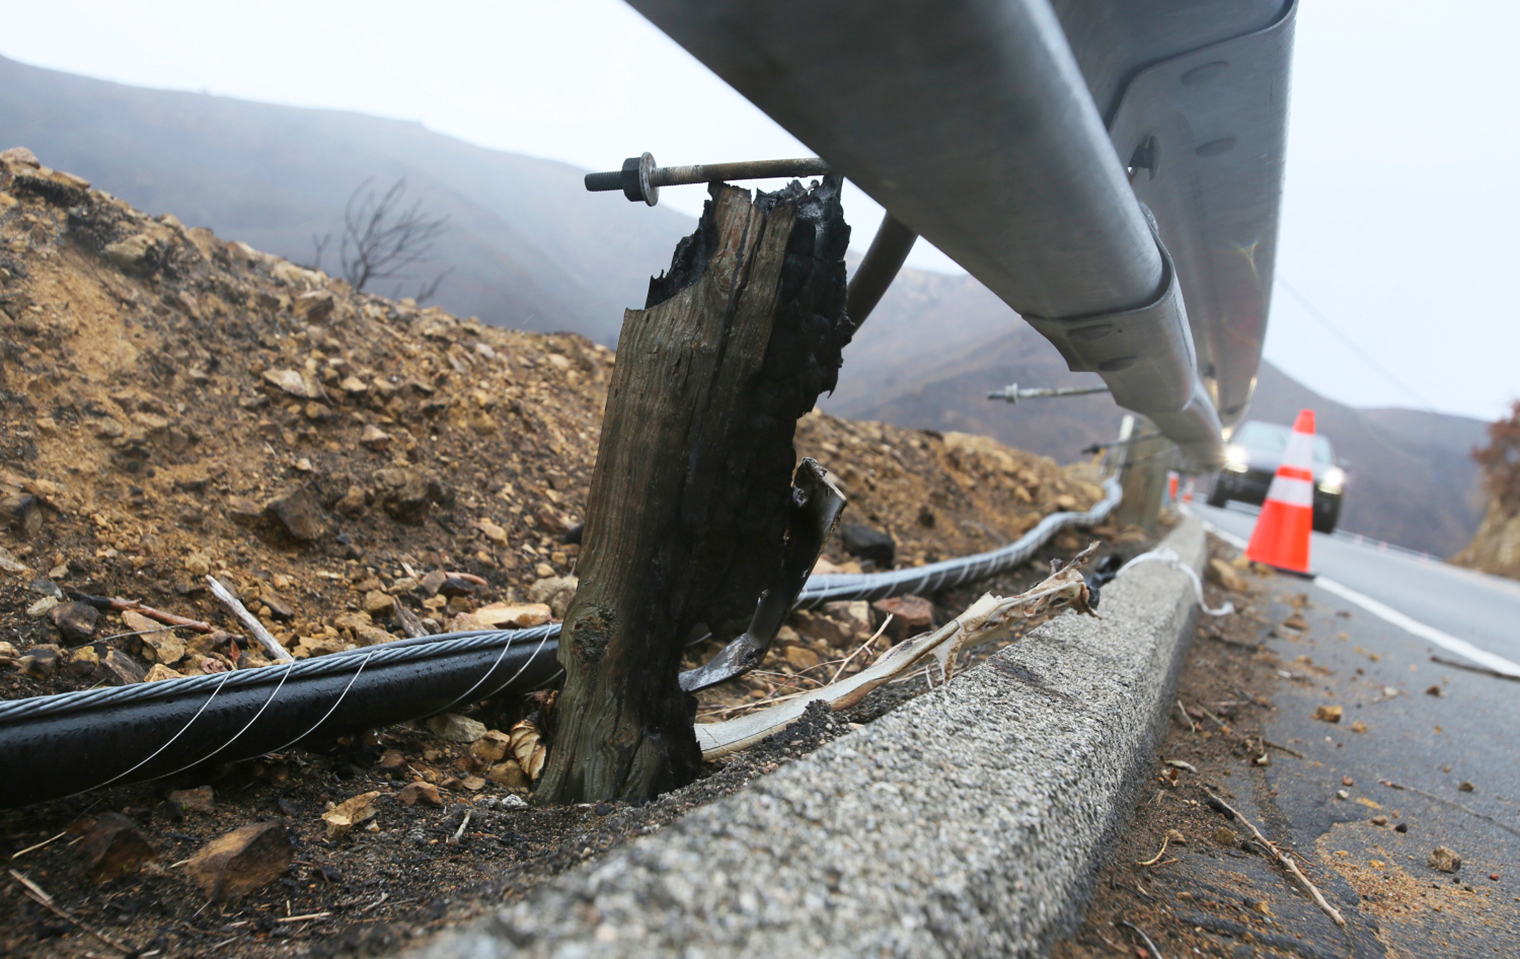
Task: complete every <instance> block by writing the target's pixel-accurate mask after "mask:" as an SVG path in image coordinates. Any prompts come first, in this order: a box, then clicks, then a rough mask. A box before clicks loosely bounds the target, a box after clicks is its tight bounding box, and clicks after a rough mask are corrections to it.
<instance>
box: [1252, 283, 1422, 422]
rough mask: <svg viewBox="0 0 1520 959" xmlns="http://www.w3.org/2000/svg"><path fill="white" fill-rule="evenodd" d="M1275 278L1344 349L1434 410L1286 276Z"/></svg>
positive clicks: (1415, 390) (1416, 391)
mask: <svg viewBox="0 0 1520 959" xmlns="http://www.w3.org/2000/svg"><path fill="white" fill-rule="evenodd" d="M1276 279H1277V282H1278V283H1280V284H1282V288H1283V289H1285V290H1287V291H1288V293H1289V294H1290V295H1291V296H1292V297H1293V298H1294V299H1295V300H1297V301H1298V303H1299V305H1300V306H1302V307H1303V308H1304V309H1305V310H1308V311H1309V315H1310V316H1312V317H1314V318H1315V319H1316V320H1318V321H1319V322H1320V324H1321V325H1322V326H1324V328H1325V329H1327V330H1329V331H1330V332H1331V333H1333V334H1334V335H1335V338H1336V339H1338V340H1340V341H1341V344H1342V345H1344V346H1345V347H1346V349H1348V350H1350V351H1351V352H1353V353H1355V354H1356V355H1357V356H1358V357H1359V358H1360V359H1361V361H1362V362H1363V363H1366V364H1367V365H1368V366H1370V367H1371V368H1372V369H1373V370H1375V371H1376V372H1377V373H1378V374H1379V375H1381V376H1382V377H1383V378H1384V379H1385V380H1387V381H1388V382H1390V383H1392V384H1393V385H1394V386H1396V387H1398V388H1399V389H1401V390H1403V391H1404V392H1405V393H1408V394H1409V395H1410V396H1412V397H1414V398H1415V399H1416V400H1417V401H1419V403H1420V406H1421V407H1423V408H1424V410H1425V412H1427V413H1434V412H1435V409H1434V407H1433V405H1432V404H1431V402H1430V400H1427V399H1426V398H1425V397H1424V396H1423V395H1422V394H1421V393H1420V391H1419V390H1417V389H1415V388H1414V387H1412V386H1410V385H1409V384H1408V383H1405V382H1404V381H1403V380H1401V379H1399V378H1398V377H1397V376H1395V375H1393V373H1392V372H1391V371H1390V370H1389V369H1388V368H1387V367H1386V366H1384V365H1383V364H1381V363H1379V362H1378V361H1377V360H1375V359H1373V358H1372V357H1371V356H1370V355H1368V353H1367V351H1366V350H1364V349H1362V348H1361V347H1360V346H1357V345H1356V342H1355V341H1354V340H1352V339H1351V337H1349V336H1347V335H1346V334H1345V333H1342V332H1341V331H1340V328H1339V327H1337V326H1336V325H1335V324H1334V323H1332V322H1331V321H1330V317H1328V316H1326V315H1325V314H1324V313H1323V312H1322V311H1321V310H1320V308H1319V307H1317V306H1315V305H1314V304H1313V303H1311V302H1310V301H1309V298H1308V297H1307V296H1304V295H1303V294H1302V293H1300V292H1299V291H1298V290H1297V288H1295V287H1294V286H1293V284H1292V283H1289V282H1288V280H1287V278H1286V277H1284V276H1283V275H1282V274H1281V273H1278V274H1277V277H1276Z"/></svg>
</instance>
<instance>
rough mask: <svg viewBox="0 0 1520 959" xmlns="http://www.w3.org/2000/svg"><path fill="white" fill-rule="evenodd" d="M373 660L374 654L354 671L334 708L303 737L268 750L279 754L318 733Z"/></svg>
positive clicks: (313, 724) (333, 705) (300, 736)
mask: <svg viewBox="0 0 1520 959" xmlns="http://www.w3.org/2000/svg"><path fill="white" fill-rule="evenodd" d="M373 658H374V654H373V653H371V654H370V655H368V656H366V657H364V662H362V663H360V664H359V668H358V669H356V670H354V675H353V678H352V679H350V680H349V681H348V685H347V686H344V687H343V692H341V693H339V694H338V698H337V700H336V701H334V702H333V704H332V706H330V707H328V710H327V712H325V713H323V714H322V718H321V719H319V720H317V721H316V722H315V723H312V724H311V728H309V729H307V730H306V732H304V733H302V734H301V735H299V736H297V737H296V738H295V739H292V740H291V741H290V742H288V743H286V744H285V745H283V746H276V747H274V748H273V749H271V750H268V752H272V753H277V752H280V751H281V750H285V749H289V748H290V747H291V746H294V745H295V744H296V743H298V742H300V741H301V740H303V739H305V738H306V737H307V736H310V735H311V734H312V733H314V732H316V731H317V729H318V728H319V727H320V726H321V725H322V724H323V723H325V722H327V719H328V717H330V716H331V715H332V714H333V713H335V712H337V710H338V707H339V706H340V705H342V703H343V699H344V697H346V696H347V695H348V691H349V690H350V689H353V688H354V683H356V682H358V681H359V674H360V673H362V672H364V667H365V666H368V665H369V661H370V660H371V659H373Z"/></svg>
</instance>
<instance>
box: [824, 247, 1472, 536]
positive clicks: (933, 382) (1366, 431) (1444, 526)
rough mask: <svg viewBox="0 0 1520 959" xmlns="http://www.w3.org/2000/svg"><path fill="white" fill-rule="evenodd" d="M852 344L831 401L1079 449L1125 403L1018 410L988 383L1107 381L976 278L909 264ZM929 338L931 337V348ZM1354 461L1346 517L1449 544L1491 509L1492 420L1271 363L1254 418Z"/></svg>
mask: <svg viewBox="0 0 1520 959" xmlns="http://www.w3.org/2000/svg"><path fill="white" fill-rule="evenodd" d="M856 341H857V342H856V344H852V345H851V346H850V347H849V348H848V349H847V350H846V351H845V366H844V372H843V373H842V375H841V376H840V385H839V389H838V390H837V391H836V393H835V394H834V396H833V397H831V398H829V399H828V400H827V401H825V402H824V404H823V406H824V408H825V409H828V410H829V411H831V412H834V413H837V414H838V415H841V416H849V417H858V418H864V419H873V420H882V421H884V422H888V423H894V424H897V425H899V426H907V427H919V428H932V429H941V430H960V431H964V432H971V433H981V434H984V435H987V436H991V437H994V438H996V439H998V440H1000V441H1001V442H1004V443H1008V444H1010V445H1015V446H1018V447H1019V448H1021V449H1027V450H1030V451H1032V452H1036V453H1040V454H1041V455H1044V456H1050V457H1053V458H1055V459H1056V460H1058V461H1070V460H1072V459H1075V458H1076V457H1077V456H1078V455H1079V454H1080V451H1081V449H1082V448H1083V447H1085V446H1087V445H1089V444H1090V443H1094V442H1101V441H1103V440H1106V439H1110V438H1112V437H1113V436H1114V434H1115V431H1116V428H1117V425H1118V420H1119V417H1120V416H1121V415H1122V411H1121V410H1119V409H1118V408H1116V407H1115V406H1114V404H1113V402H1112V401H1111V400H1109V399H1108V397H1106V396H1103V395H1098V396H1090V397H1073V398H1070V399H1059V400H1030V401H1026V402H1023V403H1020V404H1019V405H1018V406H1016V407H1012V408H1010V407H1009V406H1007V405H1006V404H1004V403H999V402H993V401H989V400H987V399H986V394H987V391H988V390H990V389H996V388H999V387H1002V386H1005V385H1007V384H1009V383H1013V382H1017V383H1019V384H1021V385H1023V386H1080V385H1094V384H1096V385H1101V381H1100V380H1099V379H1098V378H1097V377H1096V376H1095V375H1092V374H1079V373H1071V372H1069V371H1067V369H1066V366H1065V364H1064V363H1063V362H1062V361H1061V358H1060V357H1059V356H1058V355H1057V354H1056V352H1055V350H1054V349H1052V348H1051V347H1050V345H1049V344H1048V343H1047V342H1046V341H1045V340H1044V338H1043V337H1041V336H1040V335H1039V334H1038V333H1036V332H1035V331H1034V330H1033V328H1031V327H1029V326H1028V325H1027V324H1025V323H1024V322H1023V321H1022V320H1020V319H1019V318H1018V317H1017V315H1015V314H1014V313H1013V312H1012V311H1011V310H1009V309H1008V307H1007V306H1005V305H1004V304H1003V303H1002V302H1001V301H999V300H998V299H997V298H996V297H994V296H993V295H992V294H991V293H989V292H988V291H987V290H986V289H985V288H984V287H982V286H981V285H980V284H979V283H977V282H976V281H975V280H973V279H971V278H969V277H945V276H936V275H933V274H924V273H918V272H916V271H911V270H910V271H904V273H903V274H902V275H901V276H900V277H899V278H898V281H897V283H896V284H895V285H894V286H893V287H892V289H891V290H890V291H889V292H888V293H887V295H886V296H885V297H884V298H883V300H882V303H881V306H880V307H878V308H877V311H876V312H875V313H873V314H872V315H871V317H870V318H869V319H868V320H867V321H866V324H865V326H864V327H862V329H861V331H860V333H858V334H857V335H856ZM926 342H929V343H931V344H932V346H930V347H929V348H926ZM1303 408H1310V409H1313V410H1315V411H1316V413H1317V414H1318V416H1317V418H1318V423H1319V428H1320V431H1321V432H1323V433H1324V434H1325V435H1326V436H1328V437H1329V438H1330V441H1331V442H1332V443H1333V444H1334V445H1335V448H1336V453H1337V455H1338V456H1339V457H1341V458H1343V459H1345V460H1347V461H1348V462H1349V463H1350V464H1351V469H1350V474H1351V484H1350V488H1349V492H1348V493H1347V497H1346V506H1345V511H1344V513H1343V514H1342V520H1341V524H1342V526H1343V528H1345V529H1348V530H1353V531H1355V532H1358V533H1362V534H1364V535H1367V536H1373V537H1376V538H1378V539H1384V540H1388V541H1389V542H1392V543H1397V544H1399V545H1401V546H1405V547H1408V548H1410V549H1419V550H1424V551H1426V552H1430V553H1434V554H1436V555H1438V556H1448V555H1451V554H1452V553H1455V552H1456V551H1457V550H1459V549H1461V548H1462V547H1463V546H1464V545H1465V544H1466V543H1467V542H1468V541H1469V540H1470V539H1471V538H1472V536H1473V532H1474V530H1476V529H1477V527H1478V522H1479V519H1480V517H1481V515H1482V512H1481V511H1482V497H1481V495H1480V493H1479V490H1478V469H1477V465H1476V464H1475V463H1474V462H1473V459H1472V456H1471V453H1472V450H1473V448H1474V447H1475V446H1476V445H1478V444H1480V443H1481V442H1482V441H1483V438H1484V429H1485V424H1483V423H1482V422H1480V421H1478V420H1475V419H1469V418H1467V417H1461V416H1447V415H1443V414H1438V413H1426V412H1423V411H1419V410H1405V409H1386V410H1361V409H1356V408H1354V407H1350V406H1346V405H1345V404H1342V403H1337V402H1335V401H1333V400H1330V399H1327V398H1326V397H1323V396H1320V395H1318V394H1317V393H1315V392H1314V391H1312V390H1310V389H1308V388H1307V387H1305V386H1303V385H1302V384H1300V383H1298V382H1297V381H1295V380H1294V379H1293V378H1292V377H1290V376H1288V375H1287V374H1285V373H1283V372H1282V371H1281V370H1279V369H1277V368H1276V367H1274V366H1272V365H1271V364H1270V363H1263V364H1262V369H1261V374H1260V378H1259V380H1258V383H1257V388H1256V394H1255V397H1254V398H1253V400H1252V405H1251V412H1250V414H1249V415H1250V416H1252V417H1254V418H1257V419H1264V420H1269V421H1273V422H1279V423H1291V422H1292V421H1293V417H1294V416H1295V415H1296V414H1297V412H1298V411H1299V410H1300V409H1303Z"/></svg>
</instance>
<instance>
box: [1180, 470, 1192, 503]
mask: <svg viewBox="0 0 1520 959" xmlns="http://www.w3.org/2000/svg"><path fill="white" fill-rule="evenodd" d="M1182 501H1183V502H1184V503H1191V502H1192V501H1193V478H1192V477H1191V476H1189V477H1188V481H1187V487H1186V488H1185V489H1184V490H1183V492H1182Z"/></svg>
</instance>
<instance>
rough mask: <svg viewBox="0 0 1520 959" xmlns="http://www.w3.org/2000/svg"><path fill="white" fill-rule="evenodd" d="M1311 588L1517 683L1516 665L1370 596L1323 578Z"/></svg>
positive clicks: (1519, 674) (1519, 673) (1518, 668)
mask: <svg viewBox="0 0 1520 959" xmlns="http://www.w3.org/2000/svg"><path fill="white" fill-rule="evenodd" d="M1314 585H1315V586H1318V587H1320V588H1321V589H1324V590H1327V591H1328V592H1331V593H1334V594H1335V595H1337V596H1339V597H1341V598H1342V599H1345V600H1349V601H1351V602H1353V603H1355V604H1356V605H1358V606H1360V607H1362V608H1363V609H1365V610H1366V611H1367V612H1369V613H1371V614H1372V615H1374V616H1378V617H1380V618H1382V619H1384V620H1386V621H1387V622H1389V623H1392V624H1393V625H1394V626H1397V627H1398V628H1399V629H1402V630H1404V631H1405V632H1408V633H1413V634H1414V635H1416V636H1418V637H1420V638H1421V639H1428V640H1430V641H1431V642H1432V643H1435V644H1436V645H1437V646H1442V647H1445V648H1446V649H1448V650H1450V651H1451V652H1453V653H1456V654H1457V655H1458V656H1465V657H1467V658H1468V659H1470V660H1472V661H1473V662H1475V663H1477V664H1478V665H1480V666H1487V667H1488V668H1489V669H1492V670H1494V671H1495V672H1499V673H1504V674H1505V675H1507V676H1513V677H1515V678H1516V679H1520V663H1514V662H1511V661H1509V660H1508V659H1505V658H1504V657H1503V656H1498V655H1495V654H1494V653H1490V652H1489V651H1488V650H1485V649H1479V648H1478V647H1476V646H1474V645H1473V644H1472V643H1469V642H1468V641H1467V640H1465V639H1458V638H1457V637H1455V636H1453V635H1451V634H1450V633H1443V632H1441V631H1440V630H1439V629H1436V628H1435V627H1434V626H1426V625H1425V624H1424V623H1422V622H1420V621H1419V620H1417V619H1411V618H1410V617H1408V616H1405V615H1404V614H1403V613H1401V612H1399V611H1398V610H1396V609H1393V608H1392V607H1389V606H1385V605H1384V604H1382V603H1380V602H1378V601H1377V600H1375V599H1373V598H1372V597H1371V596H1363V595H1362V594H1361V593H1358V592H1357V591H1356V590H1354V589H1352V588H1351V587H1349V586H1342V585H1341V584H1340V583H1337V582H1336V581H1335V580H1333V579H1330V578H1329V577H1327V576H1316V577H1314Z"/></svg>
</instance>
